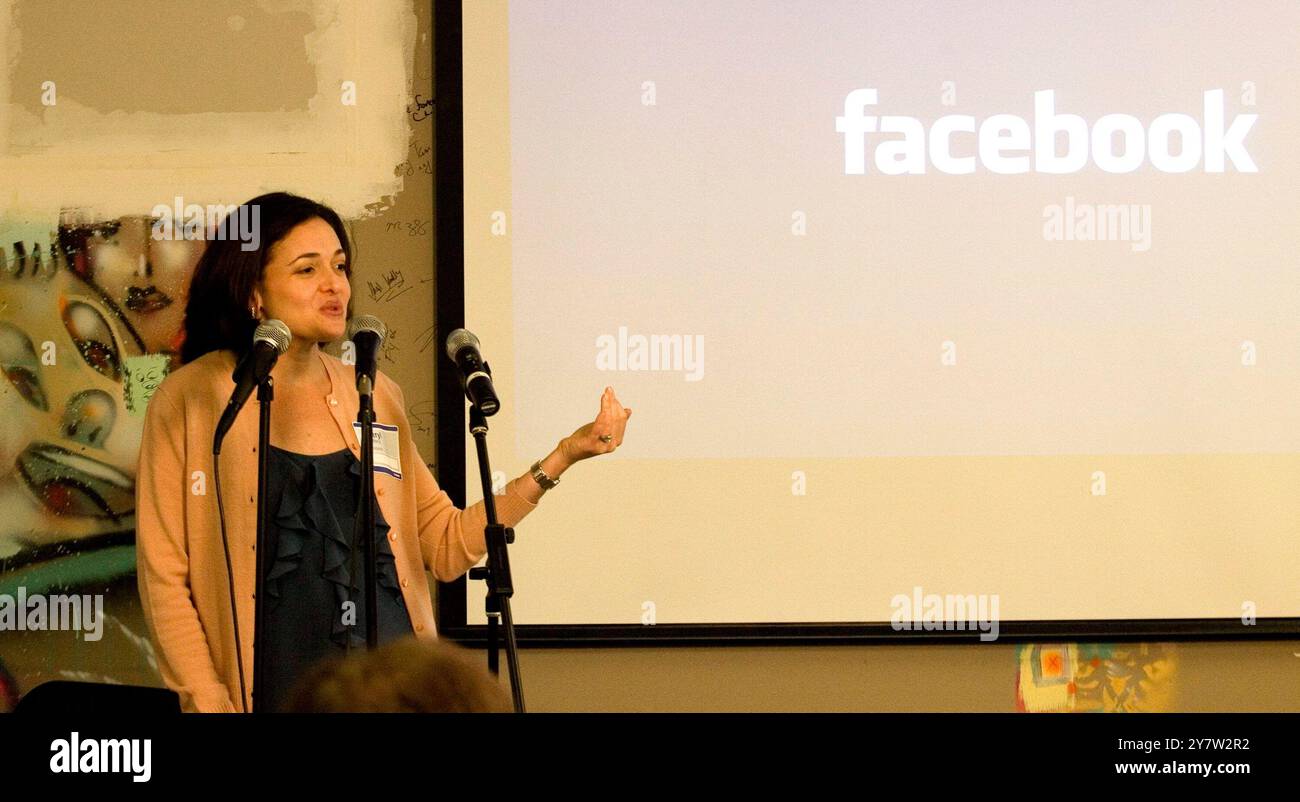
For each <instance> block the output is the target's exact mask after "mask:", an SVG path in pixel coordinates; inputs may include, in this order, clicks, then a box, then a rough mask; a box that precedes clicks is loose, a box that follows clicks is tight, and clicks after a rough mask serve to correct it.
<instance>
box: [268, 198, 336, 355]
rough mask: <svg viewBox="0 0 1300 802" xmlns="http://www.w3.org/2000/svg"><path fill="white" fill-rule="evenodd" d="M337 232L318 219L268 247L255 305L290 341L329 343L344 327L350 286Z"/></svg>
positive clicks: (294, 230)
mask: <svg viewBox="0 0 1300 802" xmlns="http://www.w3.org/2000/svg"><path fill="white" fill-rule="evenodd" d="M345 263H346V259H345V257H344V255H343V246H342V244H341V243H340V242H339V238H338V235H337V234H335V233H334V229H333V228H331V227H330V224H329V223H326V222H325V221H324V220H322V219H320V218H319V217H313V218H312V219H310V220H308V221H306V222H305V223H302V224H300V225H298V226H296V227H295V228H293V229H292V230H290V231H289V233H288V234H287V235H285V237H284V238H283V239H281V240H280V241H279V242H277V243H275V245H273V246H271V251H270V255H269V258H268V260H267V263H266V269H265V271H263V274H262V281H261V282H260V284H259V286H258V289H255V290H254V291H253V300H254V303H256V304H258V305H259V306H260V307H261V310H262V318H263V319H271V318H276V319H279V320H282V321H284V323H285V325H286V326H288V327H289V332H290V333H291V334H292V335H293V339H294V340H295V341H296V342H297V341H301V342H306V343H316V342H332V341H334V340H339V339H342V338H343V335H344V334H345V333H346V329H347V314H348V299H349V298H350V297H351V295H352V287H351V286H350V285H349V284H348V276H347V273H346V271H345V270H344V267H345Z"/></svg>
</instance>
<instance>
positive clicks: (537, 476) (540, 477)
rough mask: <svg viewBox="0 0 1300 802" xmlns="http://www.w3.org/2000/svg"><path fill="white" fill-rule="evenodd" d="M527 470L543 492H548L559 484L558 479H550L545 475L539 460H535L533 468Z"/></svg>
mask: <svg viewBox="0 0 1300 802" xmlns="http://www.w3.org/2000/svg"><path fill="white" fill-rule="evenodd" d="M528 470H529V471H530V472H531V473H532V475H533V479H534V480H535V481H536V482H537V484H539V485H541V486H542V489H543V490H550V489H551V488H552V487H555V486H556V485H558V484H559V483H560V480H559V479H552V478H551V477H549V476H547V475H546V471H544V470H542V461H541V460H537V461H536V462H534V463H533V467H531V468H529V469H528Z"/></svg>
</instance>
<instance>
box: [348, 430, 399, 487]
mask: <svg viewBox="0 0 1300 802" xmlns="http://www.w3.org/2000/svg"><path fill="white" fill-rule="evenodd" d="M371 427H372V429H371V434H373V435H374V438H373V439H374V441H375V473H386V474H388V475H389V476H391V477H393V478H394V479H401V478H402V449H401V446H400V445H399V439H398V437H397V427H396V426H389V425H388V424H385V423H374V424H371ZM352 429H353V431H355V432H356V435H357V442H358V443H360V442H361V424H360V423H357V422H356V421H353V422H352Z"/></svg>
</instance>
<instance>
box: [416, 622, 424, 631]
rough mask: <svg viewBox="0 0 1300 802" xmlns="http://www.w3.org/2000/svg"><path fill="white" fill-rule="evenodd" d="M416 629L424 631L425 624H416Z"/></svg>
mask: <svg viewBox="0 0 1300 802" xmlns="http://www.w3.org/2000/svg"><path fill="white" fill-rule="evenodd" d="M415 631H416V632H423V631H424V624H416V625H415Z"/></svg>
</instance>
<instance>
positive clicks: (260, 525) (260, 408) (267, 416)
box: [253, 376, 275, 713]
mask: <svg viewBox="0 0 1300 802" xmlns="http://www.w3.org/2000/svg"><path fill="white" fill-rule="evenodd" d="M274 397H275V380H274V379H272V378H271V377H270V376H267V377H266V378H265V379H263V380H262V382H261V383H260V384H258V385H257V560H256V562H257V582H256V590H255V591H254V593H253V613H254V619H255V620H254V623H253V712H254V713H265V712H267V711H265V710H263V709H262V708H263V705H262V704H261V702H260V701H259V700H258V696H257V689H258V688H264V687H266V686H265V685H262V684H261V681H262V677H263V676H265V672H264V671H263V663H264V660H263V659H262V658H263V655H264V654H265V652H266V650H265V649H263V648H262V636H263V634H264V633H265V632H266V610H267V605H265V604H262V600H263V599H265V598H266V596H265V595H264V594H263V591H265V589H266V588H265V585H266V560H267V557H266V510H267V506H268V504H267V501H268V499H267V497H266V495H267V491H266V483H267V477H268V475H269V467H268V466H269V465H270V460H269V459H268V458H269V457H270V453H269V452H270V448H271V400H272V399H273V398H274Z"/></svg>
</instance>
